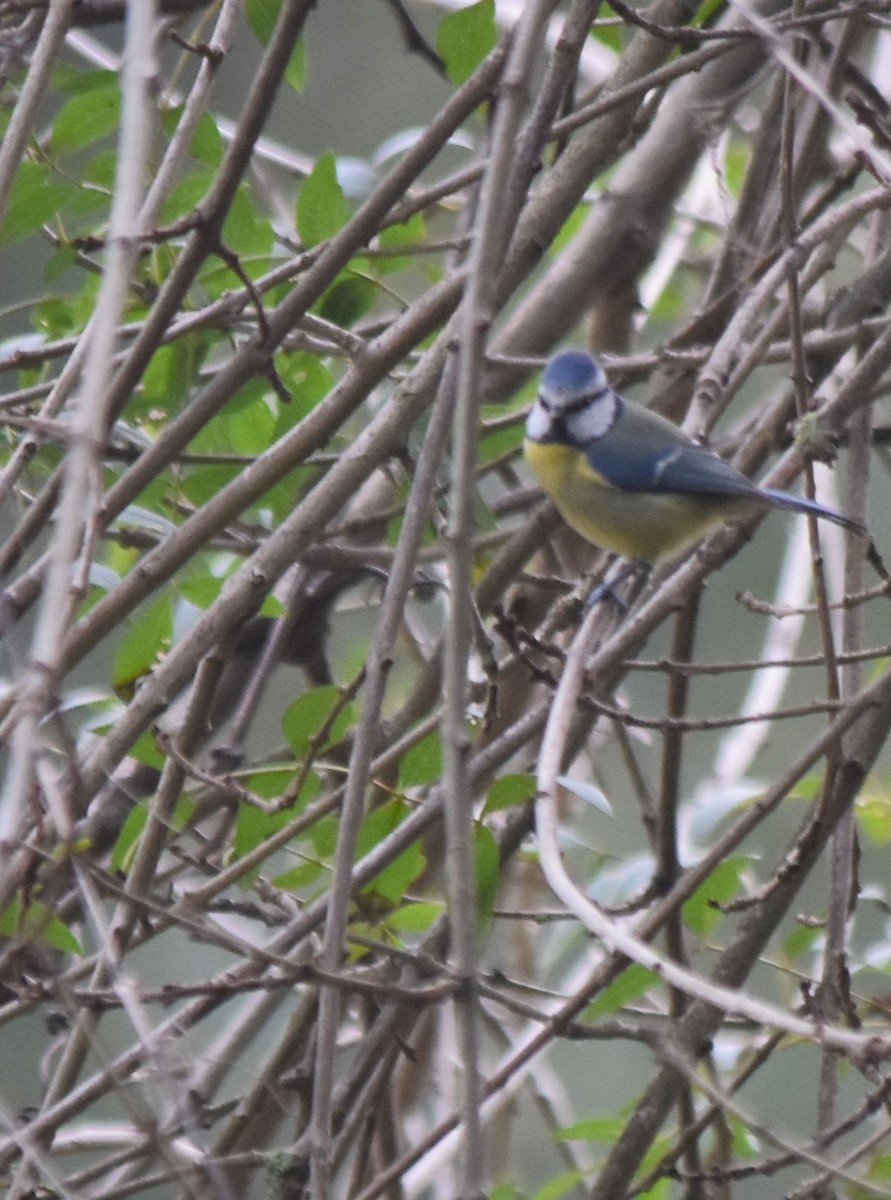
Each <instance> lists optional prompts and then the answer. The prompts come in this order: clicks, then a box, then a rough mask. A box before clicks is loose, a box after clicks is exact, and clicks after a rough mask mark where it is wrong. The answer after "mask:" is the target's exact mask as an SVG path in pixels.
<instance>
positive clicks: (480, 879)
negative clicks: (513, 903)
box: [473, 821, 501, 921]
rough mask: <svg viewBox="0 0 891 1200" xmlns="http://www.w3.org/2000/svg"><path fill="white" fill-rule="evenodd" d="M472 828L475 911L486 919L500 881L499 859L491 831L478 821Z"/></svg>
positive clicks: (489, 914)
mask: <svg viewBox="0 0 891 1200" xmlns="http://www.w3.org/2000/svg"><path fill="white" fill-rule="evenodd" d="M473 829H474V849H475V851H476V900H477V912H478V913H479V915H480V918H481V920H483V921H487V920H488V919H489V918H490V917H491V915H492V909H493V908H494V907H495V897H496V896H497V894H498V886H499V884H500V883H501V859H500V857H499V854H498V843H497V842H496V841H495V838H494V837H493V836H492V833H491V831H490V830H489V829H488V828H487V827H486V826H485V825H483V824H482V822H480V821H477V822H476V824H475V825H474V827H473Z"/></svg>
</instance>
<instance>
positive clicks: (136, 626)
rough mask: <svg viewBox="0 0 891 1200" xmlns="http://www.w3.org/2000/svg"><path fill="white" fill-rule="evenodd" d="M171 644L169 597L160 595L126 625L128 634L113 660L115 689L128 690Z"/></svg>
mask: <svg viewBox="0 0 891 1200" xmlns="http://www.w3.org/2000/svg"><path fill="white" fill-rule="evenodd" d="M172 641H173V614H172V612H171V609H170V597H169V596H161V597H160V599H158V600H156V601H155V602H154V604H150V605H149V606H148V608H146V609H144V610H143V611H141V612H140V613H139V614H138V616H136V617H134V618H133V619H132V620H130V621H128V622H127V632H126V633H125V634H124V638H123V641H122V642H121V644H120V645H119V646H118V649H117V653H116V654H115V659H114V668H113V672H112V679H113V683H114V686H115V688H118V689H123V690H124V691H128V690H129V689H130V687H131V686H132V685H133V683H135V681H136V680H137V679H138V678H139V677H140V676H141V675H144V674H145V673H146V671H148V670H149V669H150V668H151V667H152V666H153V664H154V662H155V659H156V658H157V657H158V655H159V654H161V653H162V652H163V651H165V650H169V649H170V644H171V642H172Z"/></svg>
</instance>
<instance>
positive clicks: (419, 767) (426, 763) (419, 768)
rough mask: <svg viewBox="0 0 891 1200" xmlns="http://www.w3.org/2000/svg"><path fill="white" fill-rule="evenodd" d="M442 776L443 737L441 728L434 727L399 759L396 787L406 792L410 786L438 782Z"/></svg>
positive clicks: (421, 785)
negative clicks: (440, 731)
mask: <svg viewBox="0 0 891 1200" xmlns="http://www.w3.org/2000/svg"><path fill="white" fill-rule="evenodd" d="M441 778H442V738H441V737H440V733H439V730H438V729H434V730H432V731H431V732H430V733H428V734H427V735H426V737H423V738H421V740H420V741H419V742H416V743H415V745H414V746H412V747H411V748H410V749H409V750H406V752H405V754H403V756H402V758H401V759H400V760H399V775H398V777H397V783H396V787H397V789H398V790H399V791H400V792H404V791H407V790H408V788H413V787H426V786H427V785H428V784H430V783H438V782H439V780H440V779H441Z"/></svg>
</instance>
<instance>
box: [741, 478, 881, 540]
mask: <svg viewBox="0 0 891 1200" xmlns="http://www.w3.org/2000/svg"><path fill="white" fill-rule="evenodd" d="M762 492H763V494H764V495H765V496H766V497H767V499H768V500H769V501H770V502H771V504H774V505H776V507H777V508H788V509H790V510H791V511H792V512H800V513H813V515H814V516H815V517H822V518H823V520H825V521H834V522H835V524H836V525H841V527H842V529H848V530H850V532H851V533H858V534H860V536H861V537H869V530H868V529H867V528H866V526H865V525H862V524H861V523H860V522H859V521H855V520H854V519H853V518H852V517H845V516H843V515H842V514H841V513H839V512H836V511H835V509H834V508H826V506H825V505H823V504H818V503H817V502H816V500H805V499H804V497H802V496H790V495H789V493H788V492H777V491H774V490H773V488H763V489H762Z"/></svg>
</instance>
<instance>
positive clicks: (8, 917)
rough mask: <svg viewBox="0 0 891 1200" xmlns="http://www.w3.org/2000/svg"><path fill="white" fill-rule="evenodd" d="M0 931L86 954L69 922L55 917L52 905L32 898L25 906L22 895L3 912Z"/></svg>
mask: <svg viewBox="0 0 891 1200" xmlns="http://www.w3.org/2000/svg"><path fill="white" fill-rule="evenodd" d="M0 934H3V935H4V936H6V937H9V938H15V940H16V941H19V942H34V941H36V942H43V944H44V945H46V946H51V947H52V948H53V949H54V950H62V951H64V953H66V954H79V955H83V952H84V951H83V947H82V946H81V944H80V942H79V941H78V940H77V938H76V937H75V936H74V934H73V933H72V932H71V930H70V929H69V928H68V926H67V925H65V924H64V923H63V922H62V921H60V920H59V918H58V917H54V916H53V913H52V909H49V908H47V906H46V905H45V904H41V903H40V901H39V900H32V901H30V903H29V904H28V905H27V907H25V908H23V907H22V900H21V897H20V896H16V897H15V899H14V900H11V901H10V903H9V904H7V906H6V908H4V909H3V911H2V912H0Z"/></svg>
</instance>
